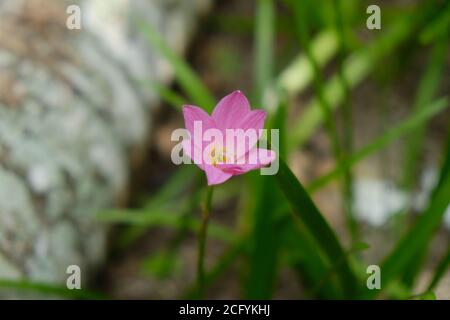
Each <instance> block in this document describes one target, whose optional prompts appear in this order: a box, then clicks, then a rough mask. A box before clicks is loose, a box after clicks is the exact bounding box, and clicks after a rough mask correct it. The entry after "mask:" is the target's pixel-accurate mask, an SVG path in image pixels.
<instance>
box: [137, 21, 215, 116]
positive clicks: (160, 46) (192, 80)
mask: <svg viewBox="0 0 450 320" xmlns="http://www.w3.org/2000/svg"><path fill="white" fill-rule="evenodd" d="M135 21H136V24H137V27H138V29H139V30H140V31H141V32H142V34H143V35H144V36H145V38H146V39H147V40H148V41H149V43H150V44H151V45H152V47H153V48H155V50H157V51H158V52H159V53H160V54H161V56H163V57H164V58H165V59H167V61H168V62H169V63H170V65H171V66H172V68H173V70H174V72H175V77H176V79H177V80H178V82H179V83H180V86H181V87H182V88H183V90H184V91H185V92H186V94H187V95H188V96H189V97H190V98H191V99H192V101H193V103H195V104H197V105H198V106H200V107H202V108H204V109H205V110H207V111H208V112H211V111H212V109H213V107H214V104H215V99H214V96H213V95H212V94H211V93H210V91H209V90H208V88H206V87H205V85H204V84H203V82H202V80H201V79H200V78H199V77H198V75H197V74H196V73H195V72H194V71H193V70H192V69H191V67H190V66H189V65H188V64H187V63H186V62H185V61H184V60H183V59H182V58H181V57H179V56H178V55H177V54H176V53H175V52H173V50H172V49H171V48H170V47H169V46H168V45H167V44H166V43H165V41H164V40H163V38H162V37H161V36H160V35H159V34H158V32H157V31H156V30H155V28H154V27H153V26H152V25H151V24H150V23H148V22H145V21H143V20H141V19H136V20H135Z"/></svg>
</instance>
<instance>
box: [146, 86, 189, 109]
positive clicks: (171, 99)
mask: <svg viewBox="0 0 450 320" xmlns="http://www.w3.org/2000/svg"><path fill="white" fill-rule="evenodd" d="M141 82H142V83H143V84H145V85H146V86H148V87H150V88H151V89H152V90H154V91H155V92H156V93H157V94H158V96H159V97H160V98H161V99H162V101H163V102H165V103H167V104H168V105H170V106H172V107H173V108H174V109H175V110H177V111H180V110H181V107H182V106H183V104H184V103H185V101H186V99H184V98H183V97H182V96H180V95H179V94H178V93H176V92H175V91H173V90H171V89H170V88H168V87H167V86H164V85H162V84H159V83H152V82H150V81H141Z"/></svg>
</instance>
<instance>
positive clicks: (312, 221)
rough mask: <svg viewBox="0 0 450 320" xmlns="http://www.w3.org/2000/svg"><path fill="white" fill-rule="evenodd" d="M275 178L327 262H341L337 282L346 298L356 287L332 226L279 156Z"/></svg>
mask: <svg viewBox="0 0 450 320" xmlns="http://www.w3.org/2000/svg"><path fill="white" fill-rule="evenodd" d="M275 178H276V180H277V182H278V185H279V187H280V188H281V190H282V191H283V193H284V195H285V196H286V198H287V200H288V201H289V202H290V204H291V206H292V208H293V209H294V212H295V214H296V215H298V217H299V218H300V219H301V220H302V222H303V223H304V225H305V226H306V227H307V228H308V231H309V232H310V233H311V234H312V235H313V237H314V238H315V240H316V241H317V243H318V245H319V246H320V248H321V249H322V250H323V252H324V254H325V255H326V256H327V258H328V259H329V261H330V262H331V263H333V262H336V261H340V262H341V261H342V262H341V263H339V264H338V268H337V274H338V276H339V279H340V284H341V286H342V288H343V290H344V293H345V296H346V297H351V296H353V294H354V293H355V290H356V287H357V280H356V276H355V275H354V273H353V271H352V269H351V268H350V265H349V263H348V260H347V257H346V253H345V251H344V249H343V247H342V245H341V244H340V242H339V240H338V238H337V236H336V234H335V233H334V231H333V229H331V227H330V226H329V225H328V223H327V221H326V220H325V218H324V217H323V215H322V214H321V213H320V211H319V210H318V209H317V207H316V205H315V204H314V202H313V201H312V200H311V198H310V196H309V195H308V193H307V192H306V190H305V189H304V188H303V186H302V185H301V184H300V182H299V181H298V180H297V178H296V177H295V175H294V174H293V173H292V171H291V170H290V169H289V167H288V166H287V165H286V163H285V162H284V161H283V160H282V159H280V169H279V171H278V174H277V175H275Z"/></svg>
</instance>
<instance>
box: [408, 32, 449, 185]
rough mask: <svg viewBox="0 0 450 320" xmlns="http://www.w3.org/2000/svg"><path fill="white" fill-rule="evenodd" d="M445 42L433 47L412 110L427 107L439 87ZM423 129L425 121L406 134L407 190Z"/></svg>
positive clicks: (413, 173)
mask: <svg viewBox="0 0 450 320" xmlns="http://www.w3.org/2000/svg"><path fill="white" fill-rule="evenodd" d="M447 42H448V39H442V40H441V41H439V42H438V43H437V44H436V45H435V46H434V47H433V50H432V52H431V55H430V58H429V62H428V66H427V69H426V71H425V74H424V75H423V77H422V80H421V82H420V84H419V88H418V90H417V95H416V98H415V102H414V109H413V110H414V111H417V110H420V109H422V108H425V107H427V105H428V104H429V103H430V102H431V101H432V100H433V98H434V95H435V94H436V91H437V90H438V88H439V83H440V80H441V77H442V73H443V70H444V64H445V60H446V53H447V46H448V43H447ZM425 129H426V122H425V123H423V124H422V125H420V126H417V127H416V129H415V130H414V132H411V134H410V135H409V136H408V141H407V146H406V156H405V163H404V166H403V168H404V171H403V181H402V186H403V188H405V189H407V190H408V191H410V190H411V189H412V188H413V187H414V181H415V180H416V177H417V168H418V160H419V159H420V156H419V153H420V152H421V150H422V146H423V140H424V136H425Z"/></svg>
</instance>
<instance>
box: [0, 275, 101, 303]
mask: <svg viewBox="0 0 450 320" xmlns="http://www.w3.org/2000/svg"><path fill="white" fill-rule="evenodd" d="M1 289H9V290H20V291H30V292H36V293H38V294H45V295H49V296H56V297H62V298H69V299H86V300H93V299H108V297H107V296H106V295H103V294H100V293H97V292H92V291H89V290H85V289H82V290H69V289H67V288H65V287H61V286H57V285H53V284H48V283H41V282H31V281H26V280H9V279H0V290H1Z"/></svg>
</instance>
